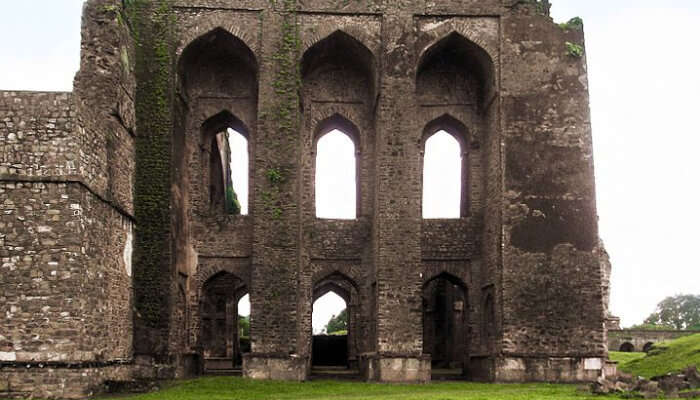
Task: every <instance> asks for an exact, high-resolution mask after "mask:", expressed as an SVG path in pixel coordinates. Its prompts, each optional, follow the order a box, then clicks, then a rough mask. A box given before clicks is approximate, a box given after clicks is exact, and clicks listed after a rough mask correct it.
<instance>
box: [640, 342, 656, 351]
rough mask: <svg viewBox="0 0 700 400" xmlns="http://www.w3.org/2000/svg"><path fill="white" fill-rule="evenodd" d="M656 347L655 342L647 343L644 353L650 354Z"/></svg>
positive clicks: (643, 348)
mask: <svg viewBox="0 0 700 400" xmlns="http://www.w3.org/2000/svg"><path fill="white" fill-rule="evenodd" d="M652 347H654V342H647V343H644V346H643V347H642V351H643V352H645V353H648V352H649V350H651V348H652Z"/></svg>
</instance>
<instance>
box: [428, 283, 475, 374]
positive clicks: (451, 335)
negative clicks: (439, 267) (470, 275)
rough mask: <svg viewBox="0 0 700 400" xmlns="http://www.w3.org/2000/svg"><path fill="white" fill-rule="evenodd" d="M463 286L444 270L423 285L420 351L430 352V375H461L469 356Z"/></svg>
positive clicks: (463, 372)
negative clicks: (421, 346) (421, 344)
mask: <svg viewBox="0 0 700 400" xmlns="http://www.w3.org/2000/svg"><path fill="white" fill-rule="evenodd" d="M468 324H469V305H468V297H467V288H466V286H465V285H464V283H463V282H462V281H461V280H460V279H459V278H457V277H455V276H453V275H450V274H447V273H444V274H440V275H438V276H436V277H434V278H432V279H430V280H429V281H427V282H426V283H425V284H424V285H423V353H424V354H430V356H431V359H432V368H433V376H434V377H436V378H437V379H440V378H442V377H452V378H454V377H460V376H465V371H466V369H467V362H468V357H469V341H468V339H469V325H468Z"/></svg>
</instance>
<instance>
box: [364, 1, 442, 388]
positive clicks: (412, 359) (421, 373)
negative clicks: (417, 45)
mask: <svg viewBox="0 0 700 400" xmlns="http://www.w3.org/2000/svg"><path fill="white" fill-rule="evenodd" d="M395 9H396V11H395V12H394V11H392V12H393V13H389V14H387V15H386V17H385V20H384V27H383V30H384V32H383V33H382V35H383V37H384V40H385V44H384V47H383V48H384V53H383V54H382V55H381V56H382V59H383V60H382V70H381V87H380V90H381V93H382V95H381V96H380V102H379V105H378V108H377V200H376V203H375V204H376V207H377V208H376V218H375V224H374V231H375V232H374V234H375V240H376V253H375V266H376V276H377V322H376V323H377V354H376V358H375V359H373V360H370V361H369V362H370V366H369V368H368V370H369V371H370V372H369V375H370V376H369V377H368V378H369V379H374V380H379V381H383V382H407V381H417V382H425V381H428V380H430V360H429V359H425V358H424V357H423V356H422V354H423V353H422V350H423V329H422V325H421V320H422V301H421V286H422V280H421V276H420V271H421V241H420V235H421V221H422V217H421V206H420V204H421V191H420V185H419V182H420V174H421V173H422V171H421V170H420V164H421V163H420V148H419V145H418V143H419V139H420V132H421V130H420V129H419V128H418V127H417V126H416V121H415V119H414V115H415V113H416V107H417V106H416V102H415V90H414V88H415V78H414V75H415V65H414V62H413V61H412V60H413V58H414V56H413V52H414V44H413V37H414V34H413V24H414V22H413V18H412V15H411V14H410V13H409V12H405V13H404V12H403V11H400V10H402V9H403V7H400V6H398V5H397V6H396V8H395Z"/></svg>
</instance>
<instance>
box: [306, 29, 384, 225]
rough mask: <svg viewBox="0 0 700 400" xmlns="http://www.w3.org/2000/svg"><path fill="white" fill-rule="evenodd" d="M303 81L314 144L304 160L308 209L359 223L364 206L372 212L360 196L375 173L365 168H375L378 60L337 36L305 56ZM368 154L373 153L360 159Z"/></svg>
mask: <svg viewBox="0 0 700 400" xmlns="http://www.w3.org/2000/svg"><path fill="white" fill-rule="evenodd" d="M301 76H302V88H301V89H302V90H301V103H300V106H301V108H302V111H303V113H302V115H303V125H304V132H305V134H307V135H309V136H307V138H308V141H306V142H305V143H309V144H311V147H310V148H309V149H308V151H309V152H310V153H311V154H312V156H311V157H306V156H304V157H303V164H304V167H305V169H306V168H309V172H310V173H309V175H306V176H309V177H310V178H311V179H305V180H304V184H305V186H304V188H305V190H308V192H307V193H313V195H312V196H314V200H313V201H311V202H309V204H308V207H309V208H310V209H311V208H313V209H314V210H312V212H313V214H314V215H315V216H316V217H317V218H322V219H356V218H357V217H358V216H359V215H362V214H361V213H362V203H363V201H364V204H365V207H367V203H368V201H369V199H370V196H368V193H361V192H360V187H361V185H360V181H362V180H363V179H366V174H367V171H369V170H370V168H371V167H370V166H368V165H366V163H368V162H371V161H370V160H371V159H372V157H371V152H372V151H373V147H372V146H371V144H370V143H368V141H370V142H371V140H373V139H368V138H370V137H371V136H372V135H371V133H370V131H371V129H372V127H371V126H370V124H369V121H371V114H372V112H373V109H374V102H375V100H376V96H375V85H376V78H375V77H376V63H375V58H374V55H373V54H372V52H371V51H370V50H369V49H368V48H367V47H366V46H365V45H364V44H363V43H361V42H360V41H358V40H357V39H355V38H354V37H352V36H351V35H349V34H347V33H345V32H343V31H341V30H338V31H335V32H333V33H332V34H330V35H328V36H327V37H325V38H324V39H322V40H320V41H318V42H316V43H315V44H313V45H312V46H311V47H310V48H309V49H308V50H306V51H305V52H304V55H303V57H302V61H301ZM341 115H342V116H341ZM329 116H330V117H329ZM350 117H351V118H352V120H353V122H350V120H349V119H348V118H350ZM319 121H320V122H319ZM355 123H358V124H360V125H355ZM358 126H360V127H362V131H360V129H358ZM361 133H362V135H364V136H361V135H360V134H361ZM363 146H364V147H363ZM363 148H365V149H368V151H369V153H367V152H365V153H364V154H361V153H362V151H363ZM363 163H364V164H363ZM361 164H363V165H362V167H363V168H361V167H360V165H361ZM362 174H365V175H362ZM365 187H367V186H365ZM361 194H363V195H364V200H363V197H362V196H361Z"/></svg>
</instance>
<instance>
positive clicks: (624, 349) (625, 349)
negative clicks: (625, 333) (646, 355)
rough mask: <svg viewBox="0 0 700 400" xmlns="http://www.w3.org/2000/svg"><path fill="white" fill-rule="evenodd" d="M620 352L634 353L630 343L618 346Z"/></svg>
mask: <svg viewBox="0 0 700 400" xmlns="http://www.w3.org/2000/svg"><path fill="white" fill-rule="evenodd" d="M620 351H621V352H623V353H632V352H634V345H633V344H632V343H630V342H625V343H622V345H620Z"/></svg>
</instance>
